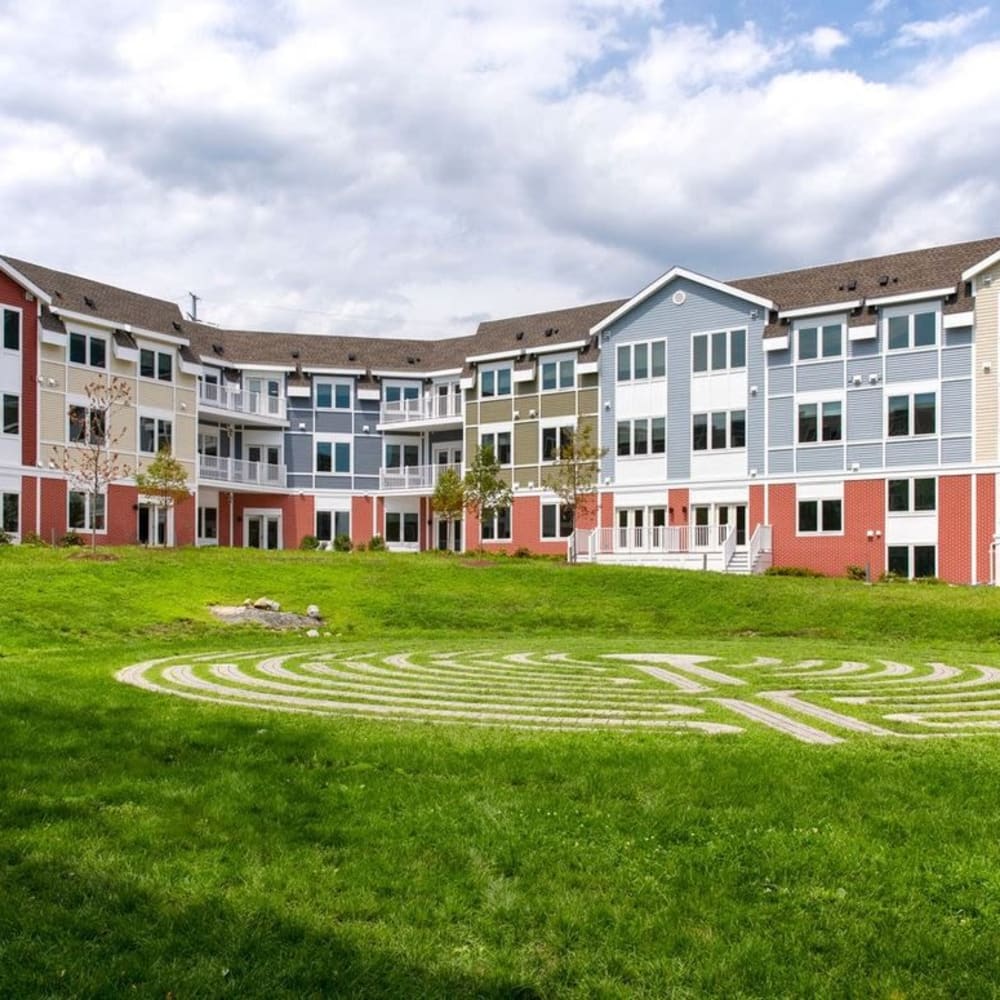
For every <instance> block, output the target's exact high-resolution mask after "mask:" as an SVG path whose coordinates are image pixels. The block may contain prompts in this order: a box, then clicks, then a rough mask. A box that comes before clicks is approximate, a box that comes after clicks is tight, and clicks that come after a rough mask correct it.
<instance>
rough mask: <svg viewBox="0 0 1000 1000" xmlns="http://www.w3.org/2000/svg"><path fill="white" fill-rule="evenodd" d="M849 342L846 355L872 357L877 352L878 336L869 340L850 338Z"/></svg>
mask: <svg viewBox="0 0 1000 1000" xmlns="http://www.w3.org/2000/svg"><path fill="white" fill-rule="evenodd" d="M849 343H850V348H849V350H848V356H849V357H851V358H873V357H875V356H876V355H877V354H878V353H879V340H878V337H872V339H871V340H852V341H849Z"/></svg>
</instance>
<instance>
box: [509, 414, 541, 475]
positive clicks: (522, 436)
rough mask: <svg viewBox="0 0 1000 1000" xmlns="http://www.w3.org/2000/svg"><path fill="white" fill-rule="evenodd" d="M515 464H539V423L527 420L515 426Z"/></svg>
mask: <svg viewBox="0 0 1000 1000" xmlns="http://www.w3.org/2000/svg"><path fill="white" fill-rule="evenodd" d="M514 464H515V465H537V464H538V421H536V420H525V421H523V422H519V423H516V424H515V425H514Z"/></svg>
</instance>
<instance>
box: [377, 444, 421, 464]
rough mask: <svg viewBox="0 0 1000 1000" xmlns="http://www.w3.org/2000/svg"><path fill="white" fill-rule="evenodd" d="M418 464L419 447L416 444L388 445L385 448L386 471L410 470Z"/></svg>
mask: <svg viewBox="0 0 1000 1000" xmlns="http://www.w3.org/2000/svg"><path fill="white" fill-rule="evenodd" d="M419 464H420V446H419V445H416V444H390V443H386V446H385V467H386V468H387V469H412V468H415V467H416V466H418V465H419Z"/></svg>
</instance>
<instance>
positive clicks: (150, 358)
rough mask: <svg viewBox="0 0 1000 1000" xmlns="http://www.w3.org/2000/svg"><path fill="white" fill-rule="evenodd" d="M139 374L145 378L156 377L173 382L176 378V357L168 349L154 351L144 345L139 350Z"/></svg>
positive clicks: (162, 380)
mask: <svg viewBox="0 0 1000 1000" xmlns="http://www.w3.org/2000/svg"><path fill="white" fill-rule="evenodd" d="M139 374H140V375H141V376H142V377H143V378H155V379H159V381H161V382H172V381H173V378H174V358H173V355H172V354H170V353H169V352H168V351H154V350H151V349H150V348H147V347H143V348H140V350H139Z"/></svg>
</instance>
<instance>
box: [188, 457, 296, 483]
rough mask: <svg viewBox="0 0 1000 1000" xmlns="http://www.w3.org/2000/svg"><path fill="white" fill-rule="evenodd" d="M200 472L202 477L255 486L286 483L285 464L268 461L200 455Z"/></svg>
mask: <svg viewBox="0 0 1000 1000" xmlns="http://www.w3.org/2000/svg"><path fill="white" fill-rule="evenodd" d="M198 472H199V475H200V476H201V478H202V479H211V480H217V481H219V482H224V483H246V484H250V485H255V486H280V487H284V485H285V466H283V465H269V464H268V463H266V462H247V461H246V460H245V459H240V458H218V457H216V456H215V455H199V456H198Z"/></svg>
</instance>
